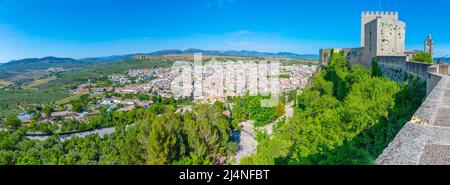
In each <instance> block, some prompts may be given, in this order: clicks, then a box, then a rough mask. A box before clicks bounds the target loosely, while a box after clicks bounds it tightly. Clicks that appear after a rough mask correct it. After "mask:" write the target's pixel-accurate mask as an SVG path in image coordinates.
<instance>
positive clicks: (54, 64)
mask: <svg viewBox="0 0 450 185" xmlns="http://www.w3.org/2000/svg"><path fill="white" fill-rule="evenodd" d="M194 53H203V54H204V55H217V56H243V57H275V58H292V59H305V60H318V58H319V56H318V55H300V54H296V53H289V52H279V53H269V52H257V51H246V50H242V51H233V50H230V51H219V50H201V49H186V50H161V51H156V52H151V53H137V54H127V55H113V56H107V57H92V58H83V59H79V60H76V59H73V58H58V57H44V58H27V59H21V60H13V61H10V62H8V63H3V64H0V71H15V72H21V71H27V70H46V69H48V68H64V69H70V68H76V67H82V66H84V65H87V64H92V63H100V62H114V61H122V60H128V59H130V58H132V57H133V56H135V55H148V56H161V55H171V54H194Z"/></svg>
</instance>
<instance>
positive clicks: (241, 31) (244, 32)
mask: <svg viewBox="0 0 450 185" xmlns="http://www.w3.org/2000/svg"><path fill="white" fill-rule="evenodd" d="M253 34H254V33H253V32H251V31H250V30H247V29H243V30H238V31H235V32H231V33H228V34H227V35H230V36H246V35H253Z"/></svg>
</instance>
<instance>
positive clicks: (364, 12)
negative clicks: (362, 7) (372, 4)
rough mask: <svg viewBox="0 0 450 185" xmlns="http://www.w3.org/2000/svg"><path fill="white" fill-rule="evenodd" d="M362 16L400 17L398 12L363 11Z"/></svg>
mask: <svg viewBox="0 0 450 185" xmlns="http://www.w3.org/2000/svg"><path fill="white" fill-rule="evenodd" d="M361 14H362V16H395V17H398V12H392V11H363V12H362V13H361Z"/></svg>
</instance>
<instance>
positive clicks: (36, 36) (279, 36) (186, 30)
mask: <svg viewBox="0 0 450 185" xmlns="http://www.w3.org/2000/svg"><path fill="white" fill-rule="evenodd" d="M380 1H381V3H380V4H381V10H388V11H398V12H399V13H400V19H401V20H402V21H405V22H406V24H407V41H406V44H407V48H408V49H422V48H423V41H424V39H425V37H426V36H427V34H428V33H431V34H433V37H434V39H435V42H436V53H437V55H444V54H450V35H449V33H450V30H449V29H450V14H449V13H446V12H448V10H449V8H450V1H447V0H427V1H425V0H380ZM378 8H379V3H378V0H340V1H336V0H278V1H275V0H270V1H269V0H159V1H157V0H146V1H144V0H0V62H6V61H9V60H11V59H20V58H27V57H44V56H59V57H74V58H83V57H94V56H107V55H115V54H129V53H137V52H151V51H156V50H162V49H186V48H201V49H218V50H242V49H245V50H257V51H269V52H278V51H289V52H296V53H300V54H317V53H318V49H319V48H322V47H358V46H359V40H360V14H361V11H363V10H378Z"/></svg>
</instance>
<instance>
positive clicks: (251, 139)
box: [233, 120, 258, 165]
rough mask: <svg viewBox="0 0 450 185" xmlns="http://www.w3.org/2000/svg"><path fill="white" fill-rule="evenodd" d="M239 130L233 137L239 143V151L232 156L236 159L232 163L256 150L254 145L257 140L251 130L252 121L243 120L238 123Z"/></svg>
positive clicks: (256, 143) (236, 162)
mask: <svg viewBox="0 0 450 185" xmlns="http://www.w3.org/2000/svg"><path fill="white" fill-rule="evenodd" d="M239 127H241V131H238V132H235V134H233V137H234V138H235V139H236V141H237V143H238V144H239V151H238V152H237V153H236V155H235V156H234V157H235V159H236V161H235V162H234V163H233V164H234V165H237V164H239V163H240V161H241V159H242V158H243V157H246V156H249V155H252V154H254V153H255V152H256V147H257V146H258V141H256V133H255V131H254V130H253V127H254V121H250V120H247V121H243V122H241V123H239Z"/></svg>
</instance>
